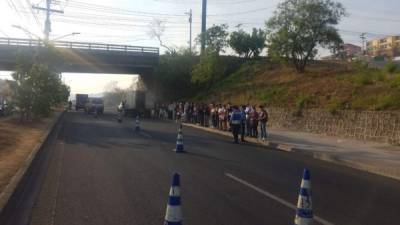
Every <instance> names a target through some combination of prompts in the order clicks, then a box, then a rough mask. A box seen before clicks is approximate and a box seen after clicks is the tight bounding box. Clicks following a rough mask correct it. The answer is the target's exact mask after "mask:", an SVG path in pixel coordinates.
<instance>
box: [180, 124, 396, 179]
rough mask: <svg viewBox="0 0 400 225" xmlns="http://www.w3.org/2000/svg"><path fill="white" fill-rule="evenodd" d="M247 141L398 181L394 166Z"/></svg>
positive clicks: (194, 126)
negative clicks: (370, 163)
mask: <svg viewBox="0 0 400 225" xmlns="http://www.w3.org/2000/svg"><path fill="white" fill-rule="evenodd" d="M183 125H185V126H188V127H192V128H196V129H200V130H204V131H207V132H211V133H216V134H220V135H223V136H226V137H232V135H231V133H229V132H224V131H220V130H215V129H213V128H208V127H201V126H198V125H194V124H188V123H183ZM246 141H247V142H250V143H254V144H259V145H262V146H265V147H269V148H273V149H276V150H278V151H283V152H295V153H298V154H301V155H303V156H307V157H311V158H314V159H319V160H323V161H326V162H331V163H334V164H336V165H341V166H346V167H350V168H353V169H358V170H362V171H366V172H369V173H373V174H377V175H380V176H385V177H389V178H393V179H396V180H399V181H400V172H398V169H395V168H378V167H375V166H371V165H366V164H363V163H360V162H356V161H354V160H346V159H343V158H341V157H340V156H338V155H337V154H334V153H329V152H312V151H308V150H303V149H299V148H295V146H293V145H291V144H287V143H278V142H270V141H266V142H262V141H259V140H256V139H249V138H247V139H246Z"/></svg>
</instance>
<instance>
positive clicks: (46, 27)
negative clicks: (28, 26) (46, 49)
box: [32, 0, 64, 41]
mask: <svg viewBox="0 0 400 225" xmlns="http://www.w3.org/2000/svg"><path fill="white" fill-rule="evenodd" d="M51 1H52V0H46V8H43V7H39V6H35V5H32V8H33V9H37V10H42V11H46V21H45V23H44V35H45V40H46V41H48V40H49V36H50V32H51V21H50V14H51V13H52V12H56V13H64V11H62V10H56V9H51Z"/></svg>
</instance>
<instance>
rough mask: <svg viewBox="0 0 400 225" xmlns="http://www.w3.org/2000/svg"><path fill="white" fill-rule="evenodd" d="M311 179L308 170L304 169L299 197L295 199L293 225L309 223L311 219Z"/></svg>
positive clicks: (308, 224) (307, 224)
mask: <svg viewBox="0 0 400 225" xmlns="http://www.w3.org/2000/svg"><path fill="white" fill-rule="evenodd" d="M311 196H312V195H311V181H310V171H309V170H308V169H304V172H303V179H302V180H301V186H300V193H299V199H298V201H297V210H296V217H295V219H294V224H295V225H310V224H312V221H313V217H314V214H313V211H312V201H311Z"/></svg>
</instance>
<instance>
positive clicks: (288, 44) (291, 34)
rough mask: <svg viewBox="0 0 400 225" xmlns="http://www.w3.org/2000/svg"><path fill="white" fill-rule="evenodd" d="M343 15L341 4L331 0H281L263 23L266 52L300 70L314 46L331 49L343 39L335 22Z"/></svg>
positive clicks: (315, 50) (312, 56) (344, 13)
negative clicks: (266, 37)
mask: <svg viewBox="0 0 400 225" xmlns="http://www.w3.org/2000/svg"><path fill="white" fill-rule="evenodd" d="M345 15H346V10H345V9H344V7H343V6H342V4H341V3H337V2H333V1H331V0H285V1H284V2H282V3H280V4H279V5H278V8H277V10H276V11H275V13H274V15H273V17H272V18H271V19H269V20H268V21H267V23H266V26H267V30H268V33H269V35H268V53H269V54H270V56H272V57H279V58H285V59H287V60H291V61H292V63H293V64H294V66H295V67H296V70H297V71H298V72H304V70H305V68H306V66H307V63H308V62H309V61H310V60H312V59H313V58H314V57H315V56H316V54H317V47H318V46H321V47H325V48H329V49H331V50H334V49H336V48H338V46H340V44H341V43H343V41H342V39H341V37H340V35H339V33H338V31H337V29H336V28H335V25H337V24H338V23H339V22H340V20H341V18H342V17H343V16H345Z"/></svg>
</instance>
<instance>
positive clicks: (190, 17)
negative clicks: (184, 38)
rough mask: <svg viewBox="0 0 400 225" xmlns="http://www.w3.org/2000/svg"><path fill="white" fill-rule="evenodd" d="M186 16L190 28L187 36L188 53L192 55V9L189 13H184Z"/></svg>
mask: <svg viewBox="0 0 400 225" xmlns="http://www.w3.org/2000/svg"><path fill="white" fill-rule="evenodd" d="M185 14H186V15H189V24H190V25H189V26H190V34H189V52H190V54H192V22H193V20H192V19H193V14H192V9H190V11H189V13H185Z"/></svg>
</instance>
